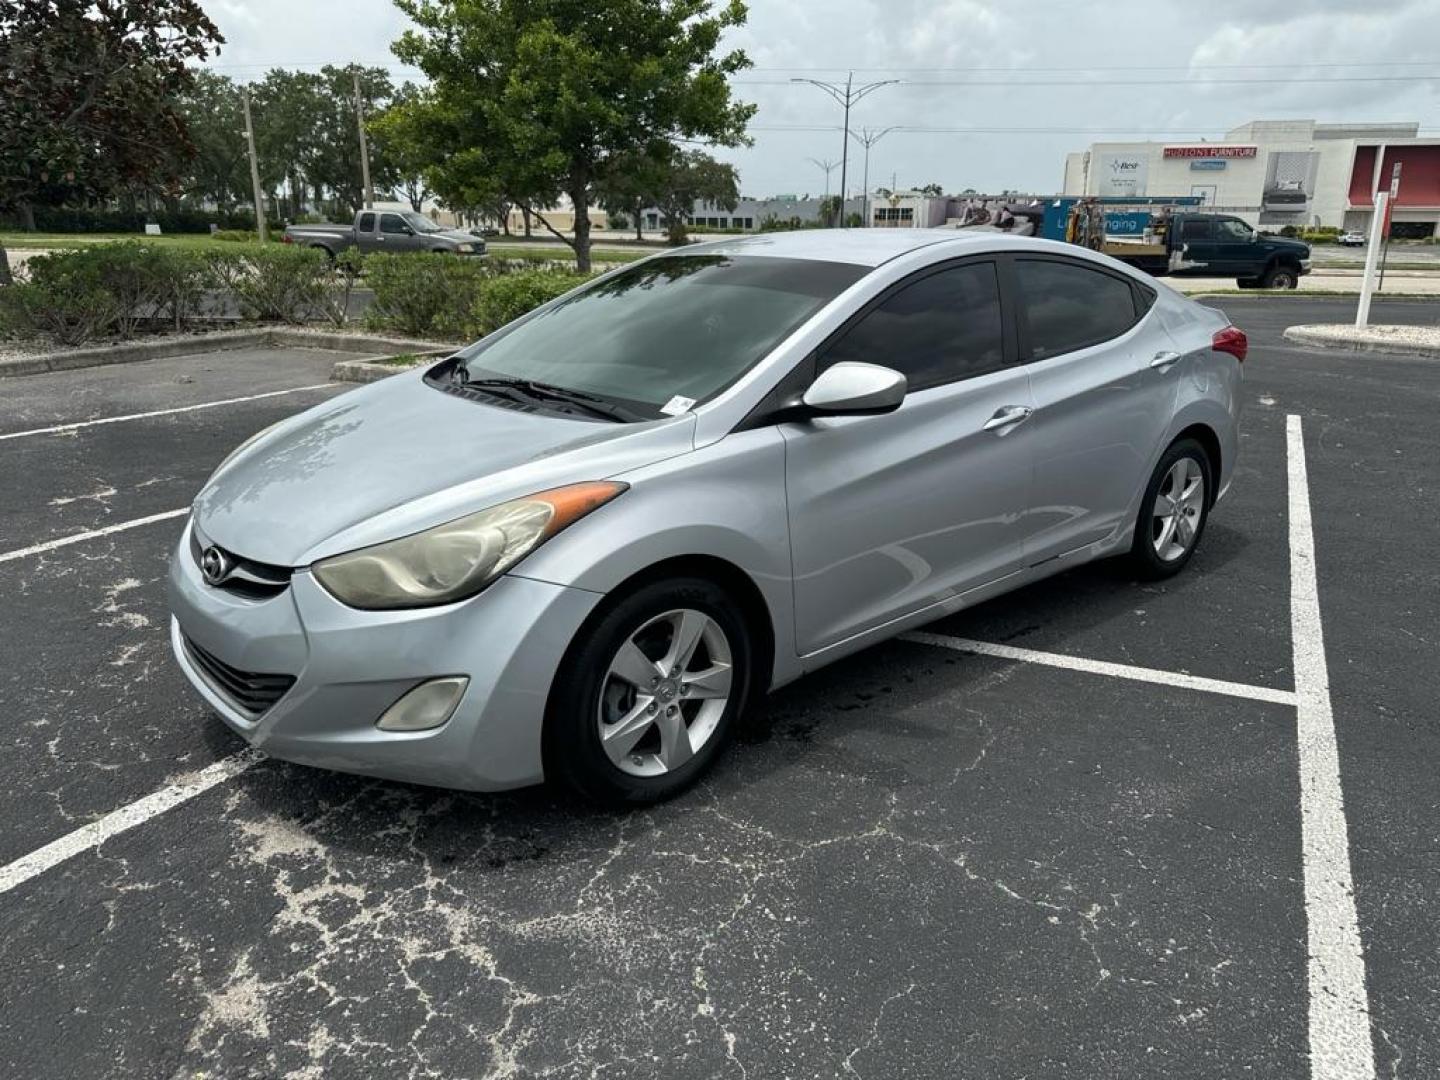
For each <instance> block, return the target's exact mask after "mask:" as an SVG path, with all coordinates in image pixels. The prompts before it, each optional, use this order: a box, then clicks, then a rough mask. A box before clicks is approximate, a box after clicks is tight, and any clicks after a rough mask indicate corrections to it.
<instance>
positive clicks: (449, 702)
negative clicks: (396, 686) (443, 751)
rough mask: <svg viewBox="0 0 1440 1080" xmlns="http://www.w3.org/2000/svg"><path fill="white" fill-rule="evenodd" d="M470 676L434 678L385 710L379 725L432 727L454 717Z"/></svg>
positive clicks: (409, 728)
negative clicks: (453, 714)
mask: <svg viewBox="0 0 1440 1080" xmlns="http://www.w3.org/2000/svg"><path fill="white" fill-rule="evenodd" d="M469 685H470V680H469V679H467V678H465V676H463V675H451V676H447V677H446V678H443V679H431V680H430V681H429V682H423V683H421V684H420V685H419V686H417V687H415V688H414V689H413V690H410V691H409V692H407V693H406V694H405V696H404V697H402V698H401V699H400V700H399V701H397V702H395V704H394V705H391V706H390V708H388V709H386V710H385V715H383V716H382V717H380V719H379V720H378V721H376V724H375V726H376V727H378V728H380V729H381V730H383V731H429V730H430V729H431V728H437V727H439V726H440V725H441V724H443V723H445V721H447V720H449V719H450V714H451V713H453V712H454V711H455V706H456V705H459V704H460V698H461V697H463V696H464V694H465V688H466V687H467V686H469Z"/></svg>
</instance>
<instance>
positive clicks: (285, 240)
mask: <svg viewBox="0 0 1440 1080" xmlns="http://www.w3.org/2000/svg"><path fill="white" fill-rule="evenodd" d="M280 242H281V243H282V244H293V243H294V242H295V238H294V237H293V236H291V235H290V234H289V233H281V234H280Z"/></svg>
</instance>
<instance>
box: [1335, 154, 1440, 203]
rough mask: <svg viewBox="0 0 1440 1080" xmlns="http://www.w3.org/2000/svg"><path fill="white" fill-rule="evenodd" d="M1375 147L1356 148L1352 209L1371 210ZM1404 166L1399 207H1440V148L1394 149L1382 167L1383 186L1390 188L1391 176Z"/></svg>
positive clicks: (1381, 182)
mask: <svg viewBox="0 0 1440 1080" xmlns="http://www.w3.org/2000/svg"><path fill="white" fill-rule="evenodd" d="M1376 149H1377V148H1376V147H1374V146H1357V147H1356V148H1355V167H1354V171H1353V172H1351V174H1350V205H1352V206H1368V205H1370V198H1371V190H1370V188H1371V184H1372V183H1373V182H1374V177H1375V151H1376ZM1396 162H1399V163H1400V194H1399V196H1398V197H1397V198H1396V199H1395V203H1394V205H1396V206H1401V207H1403V206H1427V207H1429V206H1440V146H1390V147H1387V148H1386V150H1385V160H1384V161H1383V162H1382V163H1381V166H1380V186H1381V187H1382V188H1385V189H1386V190H1388V189H1389V187H1390V173H1391V171H1392V170H1393V169H1394V168H1395V163H1396Z"/></svg>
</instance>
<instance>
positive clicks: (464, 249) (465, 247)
mask: <svg viewBox="0 0 1440 1080" xmlns="http://www.w3.org/2000/svg"><path fill="white" fill-rule="evenodd" d="M455 250H456V251H459V252H461V253H462V254H463V253H468V252H471V251H474V250H475V245H474V244H456V245H455Z"/></svg>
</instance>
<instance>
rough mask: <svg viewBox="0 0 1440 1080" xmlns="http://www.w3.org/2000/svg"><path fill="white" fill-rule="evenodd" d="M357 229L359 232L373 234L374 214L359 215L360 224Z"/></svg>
mask: <svg viewBox="0 0 1440 1080" xmlns="http://www.w3.org/2000/svg"><path fill="white" fill-rule="evenodd" d="M357 228H359V230H360V231H361V232H374V231H375V215H374V214H361V215H360V224H359V225H358V226H357Z"/></svg>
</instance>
